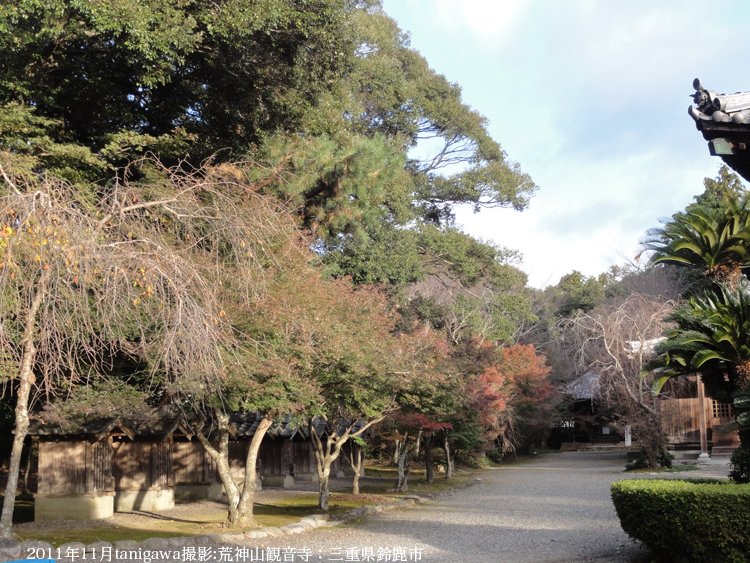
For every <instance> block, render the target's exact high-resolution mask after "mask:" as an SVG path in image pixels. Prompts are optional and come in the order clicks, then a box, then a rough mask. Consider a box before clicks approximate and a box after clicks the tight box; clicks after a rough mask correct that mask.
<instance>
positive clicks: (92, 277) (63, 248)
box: [0, 155, 278, 537]
mask: <svg viewBox="0 0 750 563" xmlns="http://www.w3.org/2000/svg"><path fill="white" fill-rule="evenodd" d="M3 160H4V162H3V163H0V164H6V165H7V164H8V163H11V165H12V163H13V162H14V157H13V155H4V158H3ZM6 167H7V166H6ZM6 167H3V168H0V173H1V174H2V178H3V184H2V188H0V189H1V190H2V191H0V300H2V306H1V307H0V342H1V343H2V347H1V349H2V350H3V352H2V358H1V361H0V366H1V367H2V372H3V376H4V377H5V378H6V381H9V382H10V383H11V385H12V386H13V388H14V389H15V391H16V395H17V399H16V410H15V428H16V430H15V431H16V434H15V438H14V442H13V449H12V453H11V462H10V472H9V479H8V486H7V488H6V495H5V500H4V505H3V512H2V517H1V518H0V535H3V536H5V537H8V535H9V534H10V528H11V518H12V512H13V504H14V500H15V494H16V488H17V482H18V481H17V479H18V468H19V463H20V459H21V452H22V447H23V441H24V438H25V437H26V435H27V431H28V425H29V398H30V396H31V394H32V392H34V391H37V392H43V393H46V394H48V395H54V393H55V390H56V389H57V388H59V387H60V384H61V383H64V384H65V387H66V388H68V389H71V388H75V387H76V386H80V385H86V384H88V383H91V382H92V381H94V380H95V379H96V378H97V377H98V376H99V375H101V374H104V373H108V372H109V371H110V370H111V361H112V358H113V357H115V356H117V355H118V354H120V355H125V356H128V357H133V358H137V359H138V360H139V361H142V362H144V363H145V364H146V365H147V366H148V370H147V371H148V373H149V375H150V380H151V381H152V382H153V385H152V389H153V388H154V386H156V385H157V384H158V386H159V389H160V390H161V392H163V393H165V394H166V395H168V396H174V397H185V396H191V397H201V396H206V394H211V395H212V396H214V395H216V389H217V388H220V386H219V385H218V384H217V382H219V381H222V380H224V379H225V378H226V377H227V366H228V365H230V363H232V360H235V359H236V358H237V357H238V350H241V349H242V346H243V345H244V343H243V342H242V340H241V339H238V334H237V331H236V330H234V328H233V327H232V326H231V324H230V323H229V322H227V320H228V315H227V314H226V310H227V309H228V308H229V305H232V304H235V305H238V306H239V305H242V304H243V303H249V302H250V301H252V300H254V299H256V298H257V297H258V296H260V295H262V294H263V293H264V292H265V289H264V287H265V283H266V281H267V268H265V267H263V266H264V265H263V264H260V263H259V262H260V260H259V258H258V256H259V254H260V253H258V252H254V251H253V248H256V250H257V249H258V248H259V247H262V246H264V243H265V245H269V246H270V244H269V242H270V241H269V236H270V235H266V234H265V233H267V232H272V231H273V227H274V223H273V221H272V220H269V219H268V217H267V215H268V211H269V206H270V207H273V205H275V204H272V203H270V202H269V201H267V200H266V199H264V198H261V197H259V196H256V195H255V194H253V193H252V192H251V191H249V190H248V189H246V188H245V187H244V186H240V185H238V184H237V183H236V182H235V180H234V177H233V175H232V174H228V173H227V171H226V170H224V169H204V170H196V171H194V172H193V173H192V174H186V173H184V171H168V170H164V169H161V168H160V167H159V165H158V163H153V162H142V163H140V164H139V165H138V167H139V172H140V176H141V177H144V176H148V177H150V178H152V180H153V181H152V182H149V183H145V182H141V183H138V184H134V183H129V182H128V181H123V180H122V178H123V177H124V178H127V174H125V175H124V176H122V177H121V178H120V179H118V180H116V181H113V182H112V183H111V184H110V185H108V186H107V187H106V188H104V189H100V190H99V192H98V194H97V196H96V197H95V196H93V195H92V191H91V190H85V189H81V188H79V187H74V186H72V185H69V184H67V183H65V182H62V181H58V180H55V179H53V178H51V177H49V176H21V177H18V178H16V177H14V176H13V175H12V174H11V173H9V172H6ZM277 234H278V231H277ZM229 271H231V273H232V275H233V276H236V277H233V279H232V287H231V290H232V291H231V293H229V292H227V291H225V289H226V286H227V284H226V278H224V277H223V276H224V275H227V273H228V272H229ZM236 364H237V362H236V361H234V362H233V363H232V365H236Z"/></svg>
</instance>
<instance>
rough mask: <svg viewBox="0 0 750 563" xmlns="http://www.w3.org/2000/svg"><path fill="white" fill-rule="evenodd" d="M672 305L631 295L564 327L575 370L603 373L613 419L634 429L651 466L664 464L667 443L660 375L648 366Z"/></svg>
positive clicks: (605, 398) (604, 391)
mask: <svg viewBox="0 0 750 563" xmlns="http://www.w3.org/2000/svg"><path fill="white" fill-rule="evenodd" d="M673 307H674V303H672V302H663V301H662V300H660V299H655V298H653V297H650V296H645V295H640V294H632V295H630V296H628V297H627V298H626V299H624V300H622V301H620V302H615V303H612V304H608V305H604V306H601V307H597V308H595V309H593V310H591V311H589V312H587V313H579V314H578V315H576V316H574V317H572V318H570V319H566V320H564V321H563V322H562V323H561V325H560V326H561V330H562V334H563V337H564V338H565V340H566V342H567V343H568V344H569V345H570V346H571V348H572V349H574V350H576V354H575V362H576V368H577V371H578V372H579V373H586V372H589V371H593V372H595V373H598V374H600V380H599V385H600V387H599V389H600V391H599V393H600V396H601V400H602V401H604V403H605V404H606V406H607V407H608V408H609V409H610V412H611V413H612V415H613V417H615V418H616V419H619V420H624V421H625V424H629V425H630V426H632V427H633V430H634V432H635V433H636V438H637V439H638V441H639V444H640V446H641V454H642V456H643V459H644V460H645V461H646V462H647V463H648V465H649V467H658V466H659V465H662V463H664V461H665V460H666V457H665V455H664V454H665V452H666V446H667V443H666V436H665V434H664V430H663V424H662V416H663V415H662V412H661V408H660V398H659V396H658V392H656V391H655V389H654V388H653V386H652V383H653V381H654V378H655V377H657V376H656V375H654V374H653V373H651V372H650V370H648V369H646V366H647V365H648V364H649V362H650V361H651V360H652V359H653V357H654V346H655V345H656V344H657V342H658V341H659V340H660V339H661V338H662V333H663V331H664V330H665V328H666V327H667V326H668V323H669V322H670V321H669V317H667V315H668V314H669V313H670V312H671V311H672V308H673ZM644 369H645V374H644ZM642 375H643V376H642Z"/></svg>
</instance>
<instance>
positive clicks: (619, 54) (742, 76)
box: [384, 0, 750, 287]
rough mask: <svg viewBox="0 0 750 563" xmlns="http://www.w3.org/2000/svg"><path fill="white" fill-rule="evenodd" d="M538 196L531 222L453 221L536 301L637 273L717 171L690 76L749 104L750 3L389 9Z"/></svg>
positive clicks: (493, 0)
mask: <svg viewBox="0 0 750 563" xmlns="http://www.w3.org/2000/svg"><path fill="white" fill-rule="evenodd" d="M384 6H385V10H386V12H387V13H388V14H389V15H390V16H391V17H393V18H394V19H395V20H396V21H397V22H398V23H399V26H400V27H401V28H402V29H403V30H405V31H409V32H410V33H411V37H412V47H414V48H415V49H417V50H418V51H420V52H421V53H422V55H423V56H424V57H425V58H426V59H427V61H428V62H429V63H430V66H431V67H432V68H434V69H435V70H436V71H437V72H439V73H441V74H444V75H445V76H446V77H447V78H448V79H449V80H450V81H452V82H458V83H459V84H460V85H461V87H462V88H463V97H464V101H465V102H467V103H468V104H469V105H471V106H472V107H473V108H474V109H476V110H477V111H479V112H480V113H482V114H483V115H485V116H486V117H487V118H488V119H489V120H490V132H491V134H492V135H493V137H494V138H495V139H496V140H497V141H499V142H500V144H501V145H502V146H503V148H504V149H505V151H506V152H507V153H508V156H509V157H510V158H511V159H512V160H515V161H517V162H519V163H520V164H521V167H522V169H523V170H524V171H525V172H527V173H529V174H530V175H531V176H532V178H533V179H534V181H535V182H536V183H537V184H538V185H539V187H540V190H539V192H538V193H537V195H536V196H535V197H534V198H533V199H532V201H531V206H530V208H529V209H528V210H526V211H524V212H522V213H518V212H515V211H510V210H484V211H482V212H480V213H479V214H478V215H474V214H472V212H471V211H470V210H468V209H466V210H459V213H458V217H459V222H460V223H462V224H463V225H464V226H465V230H466V231H468V232H470V233H471V234H472V235H474V236H477V237H480V238H483V239H491V240H493V241H495V242H497V243H499V244H502V245H504V246H508V247H510V248H515V249H518V250H520V251H521V252H522V253H523V256H524V259H523V269H524V270H525V271H526V272H527V273H528V274H529V282H530V284H531V285H534V286H536V287H543V286H544V285H547V284H555V283H557V281H558V280H559V278H560V276H562V275H564V274H566V273H568V272H570V271H572V270H579V271H581V272H583V273H584V274H587V275H597V274H599V273H601V272H602V271H604V270H606V269H607V268H608V267H609V266H610V265H612V264H617V263H621V262H623V260H624V259H625V258H627V259H632V258H633V257H634V256H635V255H636V254H637V253H638V251H639V246H638V241H639V239H640V238H641V237H643V235H644V234H645V231H646V229H648V228H649V227H653V226H657V225H658V224H659V223H658V219H659V217H665V216H669V215H671V214H672V213H674V212H675V211H678V210H681V209H683V208H684V207H685V206H686V205H687V204H688V203H690V201H692V198H693V196H695V195H697V194H699V193H701V192H702V191H703V184H702V180H703V178H704V177H706V176H715V175H716V173H717V170H718V166H719V164H720V161H719V160H718V159H717V158H714V157H711V156H709V154H708V148H707V146H706V143H705V141H704V140H703V138H702V136H701V135H700V133H699V132H698V131H697V130H696V129H695V125H694V124H693V120H692V119H691V118H690V117H689V116H688V114H687V108H688V106H689V105H690V103H691V100H690V98H689V97H688V96H689V95H691V94H692V93H693V89H692V81H693V78H696V77H698V78H700V79H701V81H702V82H703V85H704V86H705V87H706V88H707V89H709V90H716V91H717V92H721V93H724V92H736V91H740V90H750V71H748V63H747V59H746V53H747V52H748V51H750V33H748V31H749V30H750V2H740V1H737V2H729V1H724V2H722V1H715V2H712V3H710V4H707V3H706V2H705V1H701V2H697V1H691V0H680V1H669V0H659V1H658V2H654V1H653V0H652V1H641V0H627V1H625V2H615V1H608V0H598V1H594V0H568V1H565V2H562V1H559V0H385V1H384Z"/></svg>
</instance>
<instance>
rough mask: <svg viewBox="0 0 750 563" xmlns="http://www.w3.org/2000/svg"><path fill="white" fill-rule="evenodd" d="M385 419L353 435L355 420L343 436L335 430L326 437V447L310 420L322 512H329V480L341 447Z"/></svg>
mask: <svg viewBox="0 0 750 563" xmlns="http://www.w3.org/2000/svg"><path fill="white" fill-rule="evenodd" d="M384 418H385V415H383V416H381V417H379V418H376V419H373V420H371V421H369V422H368V423H367V424H365V425H364V426H362V427H361V428H360V429H359V430H357V431H356V432H354V433H352V429H353V428H354V426H355V425H356V424H357V420H354V422H352V423H351V424H350V425H349V427H348V428H347V429H346V430H345V431H344V433H343V434H342V435H341V436H336V429H335V428H334V429H333V430H332V431H330V432H328V434H327V435H326V443H325V446H324V445H323V441H322V440H321V439H320V436H318V434H317V433H316V432H315V424H314V422H315V419H313V418H310V419H308V421H307V427H308V430H309V433H310V440H311V441H312V446H313V453H314V454H315V464H316V465H317V467H318V479H319V497H318V508H320V509H321V510H326V511H327V510H328V498H329V497H330V496H331V493H330V491H329V490H328V478H329V476H330V474H331V464H333V462H334V461H336V459H337V458H338V457H339V454H340V453H341V447H342V446H343V445H344V444H346V442H347V440H349V438H353V437H356V436H362V435H363V434H364V433H365V431H366V430H367V429H368V428H370V427H371V426H373V425H375V424H377V423H379V422H380V421H382V420H383V419H384Z"/></svg>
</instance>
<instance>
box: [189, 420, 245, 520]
mask: <svg viewBox="0 0 750 563" xmlns="http://www.w3.org/2000/svg"><path fill="white" fill-rule="evenodd" d="M216 419H217V421H218V423H219V447H218V449H217V448H215V447H214V446H213V444H211V442H210V441H209V440H208V437H207V436H205V435H204V434H203V429H201V428H199V429H196V432H195V435H196V436H197V437H198V440H199V441H200V443H201V444H203V447H204V448H205V450H206V452H208V455H210V456H211V459H213V460H214V463H215V464H216V471H217V472H218V473H219V479H221V483H222V485H224V490H225V491H226V493H227V501H228V503H229V509H228V514H227V524H228V525H229V526H230V527H236V526H237V522H238V521H239V517H240V515H239V512H238V508H239V503H240V489H239V487H238V486H237V482H236V481H235V480H234V475H232V470H231V468H230V466H229V415H228V414H226V413H218V412H217V413H216Z"/></svg>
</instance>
